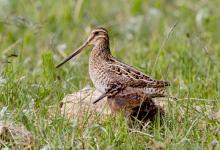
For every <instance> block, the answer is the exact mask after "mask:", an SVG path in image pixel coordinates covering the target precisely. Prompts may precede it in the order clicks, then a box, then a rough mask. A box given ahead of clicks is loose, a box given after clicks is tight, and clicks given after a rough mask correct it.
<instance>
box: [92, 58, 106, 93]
mask: <svg viewBox="0 0 220 150" xmlns="http://www.w3.org/2000/svg"><path fill="white" fill-rule="evenodd" d="M89 76H90V78H91V80H92V82H93V84H94V86H95V88H96V89H97V90H98V91H100V92H101V93H104V92H105V90H106V88H107V85H108V84H109V82H110V78H109V77H108V73H107V72H106V71H105V69H104V66H102V65H101V63H100V64H94V63H92V62H90V63H89Z"/></svg>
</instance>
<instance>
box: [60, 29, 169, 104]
mask: <svg viewBox="0 0 220 150" xmlns="http://www.w3.org/2000/svg"><path fill="white" fill-rule="evenodd" d="M87 45H92V46H93V49H92V51H91V54H90V58H89V74H90V78H91V80H92V82H93V84H94V85H95V87H96V89H97V90H99V91H100V92H101V93H103V94H102V95H101V96H100V97H99V98H98V99H97V100H96V101H95V102H94V103H96V102H98V101H99V100H101V99H102V98H104V97H105V96H107V97H109V98H111V97H113V96H115V95H117V94H118V93H120V92H121V91H123V90H125V89H126V88H129V90H130V91H131V90H132V89H134V91H139V92H141V93H144V94H146V96H148V97H150V98H155V97H165V96H169V95H168V93H167V89H166V87H167V86H169V85H170V84H169V82H168V81H163V80H155V79H153V78H151V77H149V76H147V75H146V74H144V73H142V72H140V71H138V70H137V69H135V68H133V67H131V66H129V65H127V64H124V63H122V62H121V61H119V60H117V59H115V58H114V57H113V56H112V55H111V51H110V48H109V36H108V31H107V30H106V29H105V28H102V27H98V28H96V29H94V30H92V32H91V34H90V35H89V37H88V39H87V40H86V42H85V43H84V44H83V45H82V46H80V47H79V48H78V49H77V50H76V51H74V53H73V54H72V55H70V56H69V57H68V58H66V59H65V60H63V61H62V62H61V63H60V64H59V65H57V66H56V67H57V68H58V67H60V66H62V65H63V64H64V63H66V62H67V61H68V60H70V59H71V58H73V57H74V56H76V55H77V54H79V53H80V52H81V51H82V50H83V49H84V48H85V47H86V46H87ZM132 99H135V97H132Z"/></svg>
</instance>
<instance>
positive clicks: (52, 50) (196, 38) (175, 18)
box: [0, 0, 220, 149]
mask: <svg viewBox="0 0 220 150" xmlns="http://www.w3.org/2000/svg"><path fill="white" fill-rule="evenodd" d="M219 5H220V2H219V1H218V0H212V1H205V0H201V1H196V0H193V1H183V0H176V1H166V0H162V1H159V0H156V1H155V0H149V1H141V0H132V1H129V2H128V1H125V0H119V1H118V0H112V1H111V2H110V1H101V0H93V1H89V0H77V1H76V0H74V1H72V0H66V1H65V2H64V1H52V0H48V1H43V0H40V1H34V0H22V1H17V0H11V1H6V0H0V66H1V68H0V112H1V113H0V120H1V121H3V122H14V123H21V124H23V125H24V126H25V127H26V128H27V129H28V130H29V131H30V132H31V133H32V134H33V135H34V139H35V141H34V143H33V147H34V149H39V148H45V149H47V148H48V149H58V148H59V149H71V148H78V149H81V148H85V149H87V148H88V149H107V148H109V149H148V148H157V147H158V146H161V147H164V148H167V149H209V148H211V147H213V145H215V141H220V121H219V118H216V119H212V118H211V117H210V115H211V114H214V113H216V112H218V111H219V109H220V101H219V99H220V84H219V83H220V82H219V81H220V67H219V66H220V43H219V39H220V28H219V26H220V24H219V23H220V10H219ZM175 24H176V25H175ZM100 25H101V26H104V27H106V28H107V29H108V30H109V33H110V39H111V41H110V42H111V49H112V53H113V55H114V56H115V57H117V58H119V59H121V60H123V61H124V62H126V63H129V64H131V65H133V66H135V67H137V68H139V69H140V70H142V71H143V72H145V73H147V74H150V75H151V76H152V77H155V78H156V79H166V80H169V81H171V83H172V86H171V88H170V90H171V91H172V93H173V95H176V96H177V97H178V100H177V101H176V102H169V101H166V103H167V110H166V111H167V114H166V117H165V118H164V120H163V124H162V125H160V124H157V123H155V124H153V123H152V124H149V125H148V126H147V127H146V128H144V129H143V130H141V131H139V129H135V130H137V132H129V130H128V128H129V127H128V126H127V123H126V119H125V118H123V117H122V116H121V115H118V116H109V117H106V118H100V117H98V116H97V118H96V119H95V120H93V121H92V122H93V123H92V124H89V123H87V122H86V120H85V123H84V124H83V125H82V124H79V122H77V120H68V119H65V118H64V117H63V116H62V115H61V114H60V112H59V102H60V101H61V99H62V98H63V97H64V96H65V95H66V94H68V93H72V92H74V91H77V90H79V89H81V88H82V87H84V86H86V85H87V84H90V85H92V83H91V81H90V79H89V76H88V56H89V52H90V49H89V48H88V49H87V51H86V52H84V53H83V54H81V56H79V57H77V58H76V59H74V60H73V61H72V62H71V63H68V64H66V65H65V66H63V67H62V69H59V70H57V69H55V67H54V66H55V64H57V63H58V62H59V61H60V60H62V59H63V58H64V57H65V56H66V55H68V54H69V53H70V52H71V51H72V49H73V48H76V47H77V46H79V45H80V44H81V43H82V42H83V41H84V40H85V39H86V37H87V35H88V33H89V31H90V29H92V28H94V27H96V26H100ZM12 54H16V55H17V57H14V56H11V55H12ZM213 143H214V144H213ZM7 144H8V143H1V141H0V145H1V146H0V147H1V148H3V147H5V146H7ZM219 144H220V143H219V142H218V144H217V147H216V149H218V148H219V147H220V146H219ZM9 147H10V146H9Z"/></svg>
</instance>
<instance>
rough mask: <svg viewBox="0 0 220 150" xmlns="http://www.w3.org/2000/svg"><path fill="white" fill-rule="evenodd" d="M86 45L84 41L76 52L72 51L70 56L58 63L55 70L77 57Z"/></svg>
mask: <svg viewBox="0 0 220 150" xmlns="http://www.w3.org/2000/svg"><path fill="white" fill-rule="evenodd" d="M87 45H88V41H86V42H85V43H84V44H83V45H82V46H80V47H79V48H78V49H77V50H76V51H74V52H73V53H72V54H71V55H70V56H68V57H67V58H66V59H64V60H63V61H62V62H61V63H59V64H58V65H57V66H56V68H59V67H60V66H62V65H63V64H65V63H66V62H67V61H69V60H70V59H71V58H73V57H75V56H76V55H78V54H79V53H80V52H81V51H82V50H83V49H84V48H85V47H86V46H87Z"/></svg>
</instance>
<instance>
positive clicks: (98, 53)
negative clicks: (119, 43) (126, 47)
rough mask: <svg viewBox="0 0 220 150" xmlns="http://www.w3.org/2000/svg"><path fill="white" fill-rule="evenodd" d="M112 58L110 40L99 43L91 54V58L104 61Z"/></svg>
mask: <svg viewBox="0 0 220 150" xmlns="http://www.w3.org/2000/svg"><path fill="white" fill-rule="evenodd" d="M110 56H111V51H110V48H109V41H108V40H100V41H99V42H97V43H96V44H95V45H94V47H93V49H92V52H91V55H90V57H92V58H93V59H103V60H108V59H109V57H110Z"/></svg>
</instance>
